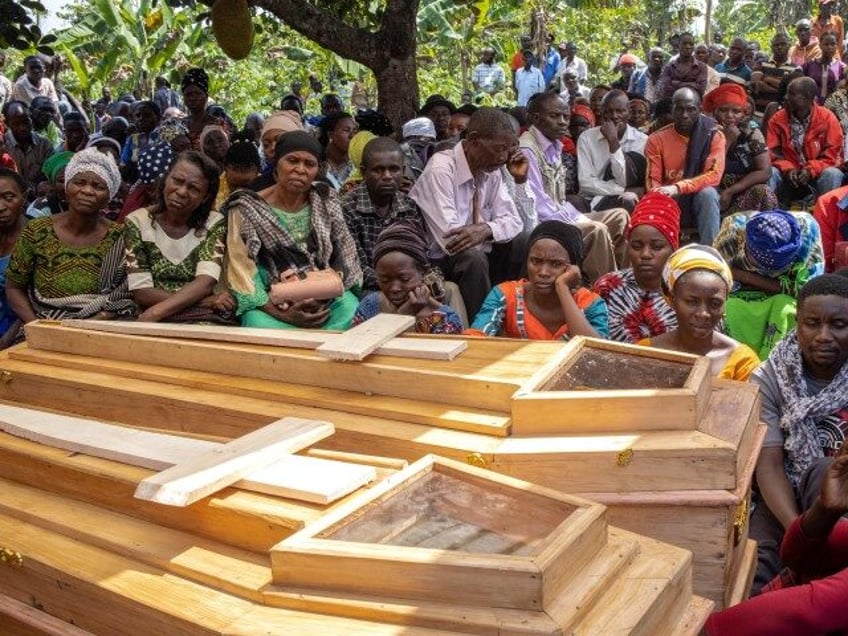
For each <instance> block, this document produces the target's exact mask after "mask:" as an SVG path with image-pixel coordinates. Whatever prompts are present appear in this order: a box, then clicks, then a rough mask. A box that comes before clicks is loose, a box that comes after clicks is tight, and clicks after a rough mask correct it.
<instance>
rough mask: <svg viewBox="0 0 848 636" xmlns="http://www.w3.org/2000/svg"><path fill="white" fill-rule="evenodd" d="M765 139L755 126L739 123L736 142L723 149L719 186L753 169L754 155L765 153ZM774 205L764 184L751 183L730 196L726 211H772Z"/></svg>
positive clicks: (774, 202) (729, 184)
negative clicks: (721, 175) (741, 190)
mask: <svg viewBox="0 0 848 636" xmlns="http://www.w3.org/2000/svg"><path fill="white" fill-rule="evenodd" d="M767 152H768V148H767V147H766V140H765V137H763V133H762V132H761V131H760V129H759V128H753V127H752V126H751V124H750V122H745V123H744V124H742V125H741V126H740V134H739V137H738V139H737V140H736V143H735V144H733V146H732V147H729V148H728V149H727V156H726V158H725V163H724V176H723V177H722V178H721V184H720V186H719V188H720V189H721V190H724V189H725V188H727V187H729V186H731V185H733V184H734V183H736V182H737V181H739V180H740V179H742V177H744V176H745V175H747V174H748V173H749V172H751V171H752V170H753V169H754V157H757V156H759V155H761V154H764V153H767ZM776 207H777V197H776V196H775V194H774V192H772V191H771V190H770V189H769V187H768V186H767V185H766V184H765V183H758V184H757V185H754V186H751V187H750V188H748V189H747V190H745V191H744V192H740V193H739V194H737V195H736V196H735V197H733V202H732V203H731V204H730V208H729V209H728V211H727V213H728V214H732V213H733V212H742V211H749V210H773V209H775V208H776Z"/></svg>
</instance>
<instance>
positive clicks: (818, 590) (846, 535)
mask: <svg viewBox="0 0 848 636" xmlns="http://www.w3.org/2000/svg"><path fill="white" fill-rule="evenodd" d="M815 494H816V495H818V496H817V497H816V498H815V500H814V501H813V503H812V504H811V505H810V506H809V507H808V508H807V509H806V512H804V513H803V514H802V515H800V516H797V517H795V518H794V520H793V521H792V523H791V524H790V526H789V527H788V528H787V530H786V535H785V536H784V538H783V542H782V544H781V548H780V554H781V558H782V559H783V562H784V563H786V565H787V567H788V568H790V570H788V572H787V576H783V575H782V576H781V577H780V578H779V579H776V582H777V581H779V582H780V584H779V585H778V584H776V583H775V584H773V585H769V586H768V587H769V589H768V591H766V590H763V594H760V595H759V596H757V597H755V598H753V599H749V600H747V601H743V602H742V603H740V604H739V605H735V606H734V607H731V608H728V609H725V610H724V611H721V612H717V613H715V614H713V615H712V616H710V618H709V620H707V624H706V626H705V628H704V633H705V634H706V635H707V636H796V635H797V634H825V633H828V634H835V633H839V634H844V633H846V631H848V605H846V604H845V599H846V598H848V522H846V521H844V520H843V519H842V517H844V516H845V515H848V444H844V443H843V444H842V447H841V449H840V450H839V453H838V455H837V457H836V459H834V460H833V462H832V463H829V465H828V468H827V470H826V471H825V473H824V475H823V478H822V480H821V488H820V489H819V490H818V491H816V492H815ZM784 579H789V580H788V581H786V582H784Z"/></svg>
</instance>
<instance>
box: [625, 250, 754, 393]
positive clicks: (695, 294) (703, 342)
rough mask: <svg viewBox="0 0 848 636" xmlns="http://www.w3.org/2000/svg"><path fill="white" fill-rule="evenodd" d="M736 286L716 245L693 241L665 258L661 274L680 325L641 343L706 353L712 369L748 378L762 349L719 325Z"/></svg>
mask: <svg viewBox="0 0 848 636" xmlns="http://www.w3.org/2000/svg"><path fill="white" fill-rule="evenodd" d="M731 287H733V275H732V274H731V273H730V267H728V265H727V263H726V262H725V261H724V259H723V258H722V257H721V255H720V254H719V253H718V252H717V251H716V250H714V249H713V248H712V247H708V246H706V245H694V244H693V245H687V246H686V247H682V248H680V249H679V250H677V251H676V252H674V253H673V254H672V255H671V256H670V257H669V258H668V261H666V264H665V267H664V268H663V276H662V288H663V294H664V295H665V296H666V297H667V299H668V302H669V304H670V305H671V307H672V309H674V313H675V314H676V315H677V328H676V329H672V330H671V331H667V332H666V333H664V334H662V335H659V336H657V337H656V338H645V339H644V340H640V341H639V342H638V344H640V345H643V346H646V347H657V348H660V349H671V350H673V351H682V352H684V353H692V354H695V355H699V356H706V357H707V358H709V359H710V363H711V364H712V372H713V375H715V376H717V377H720V378H726V379H729V380H740V381H743V382H744V381H746V380H747V379H748V376H750V375H751V373H752V372H753V371H754V369H755V368H756V367H757V365H759V363H760V360H759V358H757V354H756V353H754V351H753V349H751V348H750V347H748V346H747V345H744V344H742V343H740V342H737V341H736V340H734V339H733V338H731V337H729V336H726V335H724V334H722V333H720V332H718V331H716V328H717V327H718V325H719V323H721V320H722V318H723V317H724V311H725V303H726V302H727V296H728V294H729V293H730V289H731Z"/></svg>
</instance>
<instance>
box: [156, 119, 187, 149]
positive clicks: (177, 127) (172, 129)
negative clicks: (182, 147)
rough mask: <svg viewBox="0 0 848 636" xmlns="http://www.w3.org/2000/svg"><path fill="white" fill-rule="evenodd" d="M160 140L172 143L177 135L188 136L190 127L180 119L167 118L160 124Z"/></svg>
mask: <svg viewBox="0 0 848 636" xmlns="http://www.w3.org/2000/svg"><path fill="white" fill-rule="evenodd" d="M158 130H159V141H164V142H167V143H171V142H172V141H174V139H176V138H177V137H188V127H186V125H185V124H184V123H183V122H181V121H180V120H179V119H166V120H165V121H163V122H162V123H161V124H159V128H158Z"/></svg>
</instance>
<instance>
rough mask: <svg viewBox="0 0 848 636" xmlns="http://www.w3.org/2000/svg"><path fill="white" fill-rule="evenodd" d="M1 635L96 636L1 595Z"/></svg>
mask: <svg viewBox="0 0 848 636" xmlns="http://www.w3.org/2000/svg"><path fill="white" fill-rule="evenodd" d="M0 633H2V634H3V635H4V636H36V635H40V636H94V635H93V634H92V633H91V632H88V631H86V630H84V629H80V628H79V627H77V626H76V625H72V624H71V623H68V622H66V621H63V620H60V619H58V618H56V617H55V616H51V615H50V614H48V613H46V612H42V611H41V610H39V609H36V608H34V607H32V606H31V605H27V604H26V603H21V602H20V601H18V600H16V599H13V598H12V597H11V596H7V595H6V594H0Z"/></svg>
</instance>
